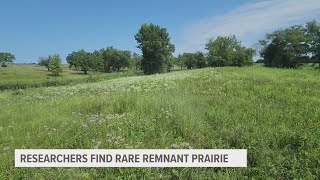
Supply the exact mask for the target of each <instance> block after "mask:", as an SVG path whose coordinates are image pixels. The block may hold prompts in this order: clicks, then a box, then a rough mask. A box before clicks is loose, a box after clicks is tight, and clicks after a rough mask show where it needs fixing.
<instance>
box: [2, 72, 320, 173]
mask: <svg viewBox="0 0 320 180" xmlns="http://www.w3.org/2000/svg"><path fill="white" fill-rule="evenodd" d="M319 87H320V81H319V76H318V74H317V73H316V72H314V71H311V70H304V69H300V70H282V69H269V68H263V67H248V68H212V69H211V68H208V69H202V70H192V71H180V72H173V73H168V74H163V75H153V76H142V77H126V78H119V79H112V80H107V81H101V82H97V83H89V84H77V85H74V86H64V87H49V88H38V89H29V90H21V91H19V92H18V93H17V92H16V91H8V92H3V93H0V114H1V116H0V131H1V137H0V159H1V162H0V178H1V179H6V178H9V177H10V178H12V179H21V178H29V179H41V178H45V179H101V178H107V179H159V178H163V179H213V178H217V179H238V178H240V179H267V178H269V179H293V178H298V179H300V178H302V179H316V178H317V177H319V176H320V170H319V168H318V167H320V164H319V159H320V154H319V147H320V141H319V140H318V137H320V132H319V131H318V129H319V126H320V121H319V119H320V109H319V107H320V99H319V98H318V94H319V93H320V88H319ZM17 148H45V149H47V148H63V149H66V148H72V149H78V148H86V149H87V148H89V149H90V148H99V149H100V148H103V149H111V148H128V149H130V148H161V149H162V148H170V149H171V148H200V149H215V148H217V149H221V148H227V149H230V148H244V149H248V166H249V167H248V168H14V164H13V159H14V156H13V154H14V149H17Z"/></svg>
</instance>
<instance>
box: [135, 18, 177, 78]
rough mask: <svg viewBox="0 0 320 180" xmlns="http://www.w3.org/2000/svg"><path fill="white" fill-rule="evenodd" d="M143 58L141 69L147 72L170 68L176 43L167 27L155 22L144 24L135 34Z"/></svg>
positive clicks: (153, 72)
mask: <svg viewBox="0 0 320 180" xmlns="http://www.w3.org/2000/svg"><path fill="white" fill-rule="evenodd" d="M135 39H136V41H137V42H138V43H139V45H138V48H139V49H141V51H142V54H143V59H142V60H141V69H142V70H143V72H144V73H145V74H155V73H162V72H164V71H165V70H166V69H168V67H167V66H168V62H169V59H170V57H171V56H172V53H173V52H174V45H173V44H171V43H170V37H169V34H168V33H167V30H166V29H165V28H161V27H160V26H158V25H154V24H143V25H142V26H141V28H140V30H139V32H138V33H137V34H136V35H135Z"/></svg>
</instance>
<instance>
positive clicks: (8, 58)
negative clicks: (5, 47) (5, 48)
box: [0, 52, 16, 67]
mask: <svg viewBox="0 0 320 180" xmlns="http://www.w3.org/2000/svg"><path fill="white" fill-rule="evenodd" d="M15 59H16V58H15V57H14V55H13V54H11V53H7V52H0V63H1V66H2V67H6V66H7V65H6V63H12V62H13V61H14V60H15Z"/></svg>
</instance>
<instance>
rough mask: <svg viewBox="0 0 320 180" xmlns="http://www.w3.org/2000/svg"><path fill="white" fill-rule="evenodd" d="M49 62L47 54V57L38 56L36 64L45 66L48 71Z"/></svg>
mask: <svg viewBox="0 0 320 180" xmlns="http://www.w3.org/2000/svg"><path fill="white" fill-rule="evenodd" d="M49 62H50V57H49V56H47V57H39V60H38V65H40V66H44V67H46V68H47V69H48V71H49V70H50V69H49Z"/></svg>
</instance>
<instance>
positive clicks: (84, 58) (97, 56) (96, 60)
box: [67, 49, 102, 74]
mask: <svg viewBox="0 0 320 180" xmlns="http://www.w3.org/2000/svg"><path fill="white" fill-rule="evenodd" d="M67 62H68V64H69V67H70V68H71V67H73V66H74V67H75V68H76V69H80V70H81V71H83V73H84V74H88V71H98V70H100V69H101V67H102V55H101V52H99V51H95V52H93V53H90V52H86V51H85V50H83V49H81V50H79V51H75V52H72V53H71V54H69V55H68V56H67Z"/></svg>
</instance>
